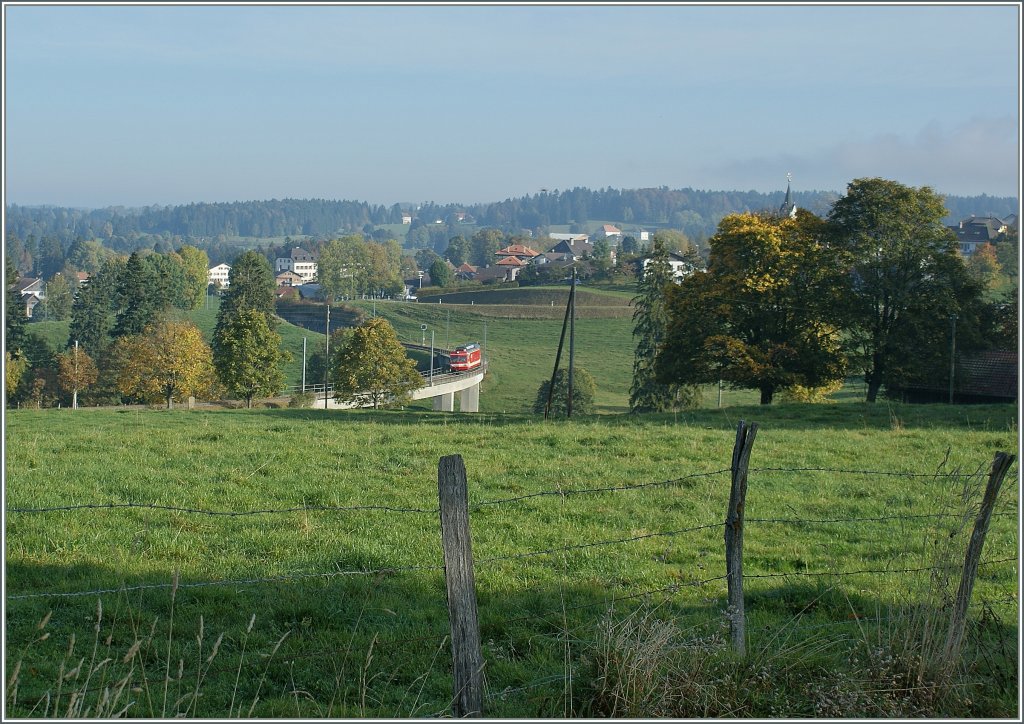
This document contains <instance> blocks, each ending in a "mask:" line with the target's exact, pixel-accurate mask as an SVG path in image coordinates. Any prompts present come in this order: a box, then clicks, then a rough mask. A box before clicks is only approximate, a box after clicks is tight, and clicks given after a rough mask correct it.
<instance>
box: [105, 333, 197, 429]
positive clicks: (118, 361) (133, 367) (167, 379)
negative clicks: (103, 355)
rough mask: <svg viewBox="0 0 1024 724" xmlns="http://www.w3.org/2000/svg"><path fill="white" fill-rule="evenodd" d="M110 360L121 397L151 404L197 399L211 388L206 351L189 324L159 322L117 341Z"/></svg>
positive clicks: (169, 407) (168, 405) (168, 403)
mask: <svg viewBox="0 0 1024 724" xmlns="http://www.w3.org/2000/svg"><path fill="white" fill-rule="evenodd" d="M112 357H113V359H114V361H115V365H116V368H117V371H118V383H117V384H118V389H119V390H120V391H121V393H122V394H125V395H128V396H130V397H134V398H136V399H141V400H145V401H147V402H152V401H155V400H164V401H166V403H167V409H171V408H172V407H173V403H174V400H175V399H178V400H179V401H181V400H182V399H183V398H185V397H188V396H194V395H200V394H203V393H204V392H205V391H207V390H209V389H210V387H211V385H212V384H213V365H212V362H211V353H210V348H209V347H208V346H207V344H206V342H205V341H204V340H203V335H202V332H200V331H199V329H198V328H197V327H196V326H195V325H193V324H192V323H190V322H178V321H173V320H170V319H160V320H158V321H156V322H154V323H153V324H151V325H150V326H148V327H147V328H146V329H145V330H144V331H143V333H142V334H140V335H130V336H126V337H121V338H119V339H118V340H117V341H116V342H115V343H114V349H113V353H112Z"/></svg>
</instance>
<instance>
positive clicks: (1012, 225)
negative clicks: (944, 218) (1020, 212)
mask: <svg viewBox="0 0 1024 724" xmlns="http://www.w3.org/2000/svg"><path fill="white" fill-rule="evenodd" d="M949 228H950V229H951V230H952V232H953V233H954V234H956V239H957V242H958V243H959V244H960V253H961V254H962V255H963V256H965V257H969V256H971V255H972V254H974V252H975V251H976V250H977V249H978V247H979V246H982V245H984V244H995V243H998V242H999V241H1002V240H1003V239H1004V238H1005V237H1006V235H1007V234H1008V233H1009V232H1010V231H1011V230H1013V231H1016V230H1017V215H1016V214H1010V215H1009V216H1008V217H1006V218H1005V219H1000V218H997V217H995V216H972V217H970V218H969V219H962V220H961V221H960V223H958V224H955V225H953V226H950V227H949Z"/></svg>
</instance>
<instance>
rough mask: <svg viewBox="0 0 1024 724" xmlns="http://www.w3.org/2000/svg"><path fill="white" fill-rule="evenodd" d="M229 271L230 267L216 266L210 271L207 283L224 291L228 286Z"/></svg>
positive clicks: (224, 265)
mask: <svg viewBox="0 0 1024 724" xmlns="http://www.w3.org/2000/svg"><path fill="white" fill-rule="evenodd" d="M230 271H231V267H230V266H228V265H227V264H218V265H217V266H215V267H213V268H212V269H210V273H209V277H208V278H209V283H210V284H213V285H214V286H218V287H222V288H225V289H226V288H227V286H228V274H229V273H230Z"/></svg>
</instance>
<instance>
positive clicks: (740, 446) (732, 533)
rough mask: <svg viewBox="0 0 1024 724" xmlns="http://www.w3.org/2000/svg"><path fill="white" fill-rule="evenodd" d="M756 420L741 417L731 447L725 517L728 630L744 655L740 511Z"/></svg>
mask: <svg viewBox="0 0 1024 724" xmlns="http://www.w3.org/2000/svg"><path fill="white" fill-rule="evenodd" d="M756 435H757V423H756V422H752V423H750V424H749V425H747V423H745V422H743V420H740V424H739V426H738V427H737V428H736V444H735V445H734V446H733V449H732V489H731V490H730V492H729V512H728V514H727V515H726V518H725V569H726V574H727V580H728V583H729V630H730V631H731V633H732V646H733V648H734V649H735V650H736V653H738V654H739V655H740V656H746V655H747V641H746V636H747V627H746V619H745V615H744V611H743V511H744V507H745V504H746V499H747V467H748V465H749V464H750V450H751V448H753V447H754V437H755V436H756Z"/></svg>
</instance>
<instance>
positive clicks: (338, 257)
mask: <svg viewBox="0 0 1024 724" xmlns="http://www.w3.org/2000/svg"><path fill="white" fill-rule="evenodd" d="M370 271H371V266H370V256H369V252H368V249H367V246H366V244H365V243H364V242H363V240H362V238H360V237H358V236H345V237H342V238H340V239H331V240H330V241H329V242H327V244H326V245H325V246H324V248H323V249H321V250H320V259H319V262H318V264H317V278H318V279H319V280H320V286H321V287H322V288H323V290H324V294H325V296H326V297H327V298H328V299H337V298H339V297H343V296H344V297H348V298H353V297H355V296H357V295H360V294H363V293H364V292H365V291H366V289H367V281H368V279H369V277H370Z"/></svg>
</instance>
